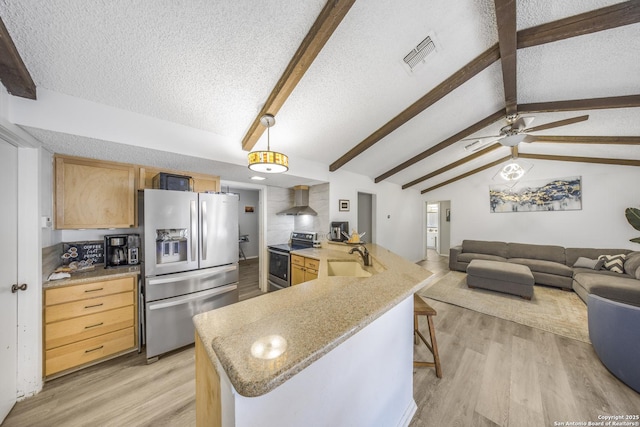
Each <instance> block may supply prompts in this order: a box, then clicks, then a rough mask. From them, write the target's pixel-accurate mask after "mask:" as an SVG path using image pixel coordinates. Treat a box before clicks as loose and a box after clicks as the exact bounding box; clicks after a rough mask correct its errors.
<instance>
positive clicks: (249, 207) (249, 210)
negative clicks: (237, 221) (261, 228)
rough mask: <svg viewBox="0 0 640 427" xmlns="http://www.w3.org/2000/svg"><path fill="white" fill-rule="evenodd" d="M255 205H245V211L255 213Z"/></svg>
mask: <svg viewBox="0 0 640 427" xmlns="http://www.w3.org/2000/svg"><path fill="white" fill-rule="evenodd" d="M253 212H254V210H253V206H245V207H244V213H253Z"/></svg>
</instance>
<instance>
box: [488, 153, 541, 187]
mask: <svg viewBox="0 0 640 427" xmlns="http://www.w3.org/2000/svg"><path fill="white" fill-rule="evenodd" d="M531 168H533V164H531V163H529V162H526V161H524V160H522V159H519V158H518V148H517V146H513V147H511V160H509V162H508V163H507V164H506V165H504V166H502V167H501V168H500V170H498V172H497V173H496V174H495V175H494V176H493V180H494V181H499V182H502V183H504V184H506V185H507V186H508V187H513V186H515V185H516V183H517V182H518V181H519V180H520V178H522V177H523V176H524V175H525V174H526V173H527V172H529V171H530V170H531Z"/></svg>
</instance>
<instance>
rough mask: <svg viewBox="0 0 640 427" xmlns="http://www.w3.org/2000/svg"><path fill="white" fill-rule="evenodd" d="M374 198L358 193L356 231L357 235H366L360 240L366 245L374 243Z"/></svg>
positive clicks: (371, 195)
mask: <svg viewBox="0 0 640 427" xmlns="http://www.w3.org/2000/svg"><path fill="white" fill-rule="evenodd" d="M374 199H375V196H374V195H373V194H369V193H361V192H358V223H357V224H358V225H357V227H358V228H357V231H358V233H359V234H362V233H366V234H365V235H364V236H363V237H362V240H364V241H365V242H368V243H375V242H376V239H375V234H374V231H373V230H374V229H375V227H374V221H375V217H374V212H375V210H374V203H375V200H374Z"/></svg>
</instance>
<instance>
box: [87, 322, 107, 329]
mask: <svg viewBox="0 0 640 427" xmlns="http://www.w3.org/2000/svg"><path fill="white" fill-rule="evenodd" d="M102 325H104V322H100V323H96V324H95V325H89V326H85V327H84V328H85V329H91V328H96V327H98V326H102Z"/></svg>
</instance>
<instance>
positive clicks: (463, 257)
mask: <svg viewBox="0 0 640 427" xmlns="http://www.w3.org/2000/svg"><path fill="white" fill-rule="evenodd" d="M474 259H484V260H487V261H506V260H507V259H506V258H502V257H501V256H497V255H488V254H476V253H473V252H463V253H461V254H460V255H458V261H459V262H471V261H473V260H474Z"/></svg>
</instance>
